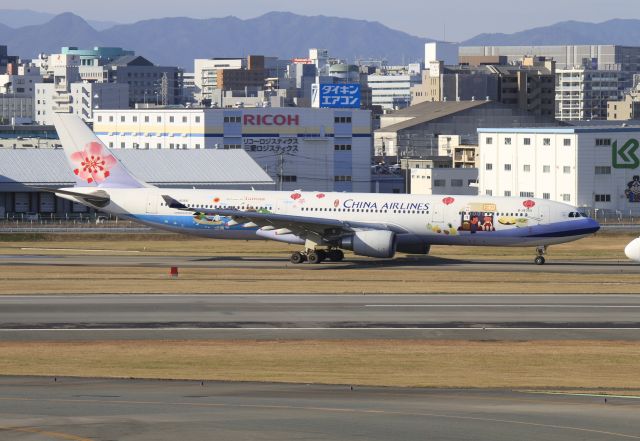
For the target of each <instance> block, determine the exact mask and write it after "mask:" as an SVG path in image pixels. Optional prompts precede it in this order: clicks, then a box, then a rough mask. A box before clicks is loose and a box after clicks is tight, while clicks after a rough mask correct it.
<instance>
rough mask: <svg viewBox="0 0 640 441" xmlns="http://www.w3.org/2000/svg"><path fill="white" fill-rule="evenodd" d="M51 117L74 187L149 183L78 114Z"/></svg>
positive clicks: (144, 185) (108, 186) (128, 185)
mask: <svg viewBox="0 0 640 441" xmlns="http://www.w3.org/2000/svg"><path fill="white" fill-rule="evenodd" d="M53 118H54V124H55V126H56V131H57V132H58V136H59V137H60V141H61V143H62V147H63V149H64V153H65V155H66V156H67V160H68V161H69V164H70V165H71V168H72V170H73V173H74V174H75V178H76V186H77V187H100V188H139V187H148V186H149V185H147V184H145V183H144V182H142V181H140V180H138V179H137V178H136V177H135V176H133V175H132V174H131V173H130V172H129V171H128V170H127V169H126V168H125V166H124V165H122V163H121V162H120V161H118V159H117V158H116V157H115V156H114V155H113V154H112V153H111V152H110V151H109V149H108V148H107V147H106V146H105V145H104V144H103V143H102V141H100V140H99V139H98V137H97V136H96V135H95V134H94V133H93V132H92V131H91V129H90V128H89V127H87V125H86V124H85V123H84V121H82V120H81V119H80V118H79V117H77V116H76V115H71V114H60V113H58V114H54V117H53Z"/></svg>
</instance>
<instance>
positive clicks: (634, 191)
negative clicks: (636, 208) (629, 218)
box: [624, 175, 640, 202]
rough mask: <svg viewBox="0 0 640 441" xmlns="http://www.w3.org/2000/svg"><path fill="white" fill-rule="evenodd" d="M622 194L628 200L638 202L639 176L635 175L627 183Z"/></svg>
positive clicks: (639, 195)
mask: <svg viewBox="0 0 640 441" xmlns="http://www.w3.org/2000/svg"><path fill="white" fill-rule="evenodd" d="M624 195H625V196H626V197H627V200H628V201H629V202H640V176H638V175H635V176H634V177H633V179H632V180H631V181H630V182H629V183H627V188H626V189H625V190H624Z"/></svg>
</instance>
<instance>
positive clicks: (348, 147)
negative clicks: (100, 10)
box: [333, 144, 351, 151]
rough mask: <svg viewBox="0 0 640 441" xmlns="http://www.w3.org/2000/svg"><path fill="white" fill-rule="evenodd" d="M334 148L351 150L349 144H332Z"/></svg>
mask: <svg viewBox="0 0 640 441" xmlns="http://www.w3.org/2000/svg"><path fill="white" fill-rule="evenodd" d="M333 149H334V150H342V151H345V150H351V144H336V145H334V146H333Z"/></svg>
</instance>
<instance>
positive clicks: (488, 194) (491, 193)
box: [484, 190, 493, 196]
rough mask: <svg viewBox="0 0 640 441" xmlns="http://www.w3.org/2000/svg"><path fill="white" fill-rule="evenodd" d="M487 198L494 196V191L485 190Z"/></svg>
mask: <svg viewBox="0 0 640 441" xmlns="http://www.w3.org/2000/svg"><path fill="white" fill-rule="evenodd" d="M484 193H485V194H486V195H487V196H493V190H485V192H484Z"/></svg>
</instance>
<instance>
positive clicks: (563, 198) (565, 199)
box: [560, 193, 571, 202]
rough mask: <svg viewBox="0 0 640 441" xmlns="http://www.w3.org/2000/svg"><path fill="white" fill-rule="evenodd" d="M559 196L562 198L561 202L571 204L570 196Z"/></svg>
mask: <svg viewBox="0 0 640 441" xmlns="http://www.w3.org/2000/svg"><path fill="white" fill-rule="evenodd" d="M560 196H561V197H562V200H563V201H564V202H571V195H570V194H566V193H565V194H562V195H560Z"/></svg>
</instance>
